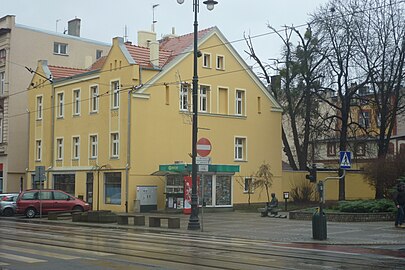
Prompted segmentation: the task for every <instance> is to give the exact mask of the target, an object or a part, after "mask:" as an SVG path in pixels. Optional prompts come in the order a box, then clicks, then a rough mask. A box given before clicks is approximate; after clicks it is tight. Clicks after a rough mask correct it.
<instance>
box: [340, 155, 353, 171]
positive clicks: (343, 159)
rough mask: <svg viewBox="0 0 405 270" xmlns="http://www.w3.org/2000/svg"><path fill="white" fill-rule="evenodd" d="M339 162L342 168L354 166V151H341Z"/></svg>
mask: <svg viewBox="0 0 405 270" xmlns="http://www.w3.org/2000/svg"><path fill="white" fill-rule="evenodd" d="M339 164H340V168H341V169H350V168H351V167H352V153H351V152H349V151H341V152H340V157H339Z"/></svg>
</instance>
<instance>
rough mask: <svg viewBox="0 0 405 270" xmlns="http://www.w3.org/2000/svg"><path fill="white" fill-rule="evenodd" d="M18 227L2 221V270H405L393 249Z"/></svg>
mask: <svg viewBox="0 0 405 270" xmlns="http://www.w3.org/2000/svg"><path fill="white" fill-rule="evenodd" d="M19 221H21V220H19V219H7V218H0V235H1V238H0V269H2V270H11V269H15V270H18V269H24V270H26V269H28V270H30V269H41V270H43V269H60V270H64V269H81V270H85V269H89V270H95V269H97V270H99V269H103V270H104V269H179V270H181V269H312V270H313V269H405V254H404V253H401V252H397V253H395V252H394V251H392V250H391V251H390V252H388V253H383V252H377V251H376V250H375V249H367V248H362V247H358V246H348V245H319V244H317V243H297V242H295V243H294V242H288V241H286V242H275V241H269V240H259V239H248V238H241V237H236V236H219V235H212V234H205V233H199V234H196V233H191V232H190V233H189V232H187V231H184V230H179V231H177V232H173V231H148V230H139V229H134V228H133V227H132V228H131V227H129V226H127V227H123V226H122V227H118V226H115V227H114V226H106V227H87V226H77V225H73V224H69V223H66V222H61V223H57V222H55V223H41V222H38V220H35V222H19ZM207 227H208V228H209V226H207ZM208 228H207V229H208ZM252 230H253V228H252Z"/></svg>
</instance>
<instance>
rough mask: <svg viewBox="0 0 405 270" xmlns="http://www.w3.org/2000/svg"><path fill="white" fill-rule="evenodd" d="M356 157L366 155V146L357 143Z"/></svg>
mask: <svg viewBox="0 0 405 270" xmlns="http://www.w3.org/2000/svg"><path fill="white" fill-rule="evenodd" d="M355 150H356V156H358V157H360V156H365V155H366V144H365V143H357V145H356V147H355Z"/></svg>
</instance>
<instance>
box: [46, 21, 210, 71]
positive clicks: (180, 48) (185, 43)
mask: <svg viewBox="0 0 405 270" xmlns="http://www.w3.org/2000/svg"><path fill="white" fill-rule="evenodd" d="M212 29H213V28H212V27H211V28H207V29H204V30H200V31H199V32H198V39H201V38H203V37H205V35H207V34H208V33H210V32H211V30H212ZM193 41H194V36H193V33H190V34H187V35H183V36H179V37H166V38H164V39H162V40H160V41H159V43H160V44H159V45H160V46H159V67H163V66H165V65H166V64H168V63H169V62H170V61H171V60H173V59H174V58H175V57H176V56H178V55H181V54H182V53H187V52H191V51H192V45H193ZM125 47H126V48H127V50H128V52H129V54H130V55H131V57H132V58H133V59H134V61H135V62H136V63H137V64H138V65H140V66H142V67H148V68H152V64H151V62H150V59H149V57H150V55H149V48H146V47H140V46H135V45H131V44H128V43H125ZM187 48H190V51H187V52H185V50H186V49H187ZM106 58H107V57H106V56H103V57H101V58H99V59H98V60H97V61H96V62H94V63H93V65H92V66H91V67H89V68H88V69H78V68H68V67H60V66H49V70H50V71H51V74H52V77H53V79H62V78H68V77H72V76H75V75H79V74H83V73H86V72H90V71H94V70H98V69H101V68H102V67H103V65H104V63H105V61H106Z"/></svg>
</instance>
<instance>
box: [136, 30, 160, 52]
mask: <svg viewBox="0 0 405 270" xmlns="http://www.w3.org/2000/svg"><path fill="white" fill-rule="evenodd" d="M154 41H156V33H155V32H149V31H138V46H140V47H146V48H149V43H151V42H154Z"/></svg>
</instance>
